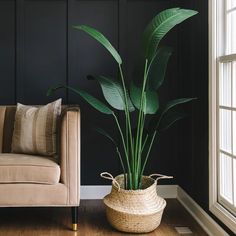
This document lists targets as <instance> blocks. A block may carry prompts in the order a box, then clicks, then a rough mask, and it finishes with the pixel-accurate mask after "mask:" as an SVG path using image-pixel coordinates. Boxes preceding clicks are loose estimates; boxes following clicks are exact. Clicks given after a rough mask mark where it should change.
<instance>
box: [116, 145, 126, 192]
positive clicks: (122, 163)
mask: <svg viewBox="0 0 236 236" xmlns="http://www.w3.org/2000/svg"><path fill="white" fill-rule="evenodd" d="M116 152H117V154H118V156H119V159H120V163H121V166H122V169H123V173H124V188H125V189H127V182H126V171H125V166H124V162H123V160H122V158H121V155H120V151H119V148H118V147H116Z"/></svg>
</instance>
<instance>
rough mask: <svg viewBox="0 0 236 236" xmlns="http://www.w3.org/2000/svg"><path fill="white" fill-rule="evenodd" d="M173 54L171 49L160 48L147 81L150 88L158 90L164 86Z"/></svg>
mask: <svg viewBox="0 0 236 236" xmlns="http://www.w3.org/2000/svg"><path fill="white" fill-rule="evenodd" d="M171 54H172V49H171V48H169V47H160V48H159V49H158V50H157V53H156V55H155V58H154V60H153V61H152V64H151V66H150V70H149V75H148V81H147V87H148V88H150V89H152V90H157V89H158V88H159V87H160V86H161V85H162V83H163V81H164V78H165V73H166V68H167V64H168V61H169V58H170V56H171Z"/></svg>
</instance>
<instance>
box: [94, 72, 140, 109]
mask: <svg viewBox="0 0 236 236" xmlns="http://www.w3.org/2000/svg"><path fill="white" fill-rule="evenodd" d="M95 79H97V80H98V82H99V83H100V85H101V87H102V92H103V95H104V97H105V99H106V101H107V102H108V103H109V104H110V105H111V106H112V107H114V108H115V109H117V110H125V93H124V89H123V87H122V85H121V84H120V82H119V81H117V80H115V79H112V78H107V77H105V76H97V77H95ZM127 99H128V109H129V111H134V110H135V108H134V106H133V104H132V102H131V100H130V98H129V95H128V93H127Z"/></svg>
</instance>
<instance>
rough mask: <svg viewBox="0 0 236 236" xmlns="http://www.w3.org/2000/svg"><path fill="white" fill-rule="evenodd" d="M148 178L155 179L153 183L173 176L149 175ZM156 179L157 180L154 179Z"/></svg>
mask: <svg viewBox="0 0 236 236" xmlns="http://www.w3.org/2000/svg"><path fill="white" fill-rule="evenodd" d="M148 177H150V178H152V179H155V181H156V182H157V181H158V180H159V179H172V178H173V176H167V175H161V174H151V175H149V176H148ZM155 177H157V178H155Z"/></svg>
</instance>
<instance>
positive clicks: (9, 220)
mask: <svg viewBox="0 0 236 236" xmlns="http://www.w3.org/2000/svg"><path fill="white" fill-rule="evenodd" d="M70 216H71V212H70V208H0V236H13V235H14V236H18V235H19V236H41V235H42V236H44V235H45V236H52V235H53V236H119V235H137V234H125V233H121V232H118V231H116V230H114V229H113V228H112V227H111V226H110V225H109V224H108V223H107V221H106V216H105V208H104V205H103V203H102V201H100V200H84V201H81V206H80V208H79V230H78V231H77V232H73V231H71V230H70V226H71V218H70ZM176 226H187V227H189V228H190V229H191V231H192V232H193V234H191V235H192V236H193V235H196V236H206V235H207V234H206V233H205V232H204V231H203V229H202V228H201V227H200V226H199V225H198V223H197V222H196V221H195V220H194V219H193V218H192V217H191V216H190V214H189V213H188V212H187V211H186V210H185V209H184V208H183V207H182V205H181V204H180V203H179V202H178V201H177V200H175V199H168V200H167V207H166V209H165V211H164V214H163V219H162V223H161V225H160V226H159V227H158V228H157V229H156V230H155V231H153V232H151V233H149V234H143V235H148V236H172V235H173V236H176V235H179V234H178V233H177V231H176V230H175V227H176ZM185 235H186V234H185Z"/></svg>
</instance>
